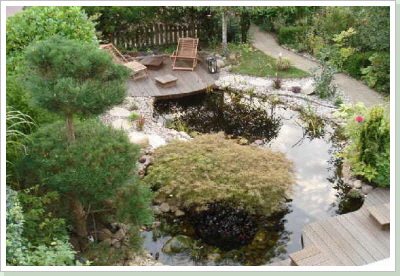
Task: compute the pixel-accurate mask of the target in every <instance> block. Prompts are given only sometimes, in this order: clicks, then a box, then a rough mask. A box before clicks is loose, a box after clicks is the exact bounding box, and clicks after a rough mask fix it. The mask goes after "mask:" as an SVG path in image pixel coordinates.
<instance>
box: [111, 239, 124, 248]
mask: <svg viewBox="0 0 400 276" xmlns="http://www.w3.org/2000/svg"><path fill="white" fill-rule="evenodd" d="M121 245H122V243H121V242H119V241H117V242H114V243H113V245H112V246H113V247H114V248H116V249H119V248H121Z"/></svg>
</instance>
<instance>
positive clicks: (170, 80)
mask: <svg viewBox="0 0 400 276" xmlns="http://www.w3.org/2000/svg"><path fill="white" fill-rule="evenodd" d="M154 79H155V80H156V81H157V82H158V83H159V84H160V85H161V86H162V87H164V88H167V87H172V86H175V85H176V81H177V80H178V78H177V77H175V76H173V75H171V74H168V75H164V76H160V77H155V78H154Z"/></svg>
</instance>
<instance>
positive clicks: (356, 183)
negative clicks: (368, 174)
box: [353, 180, 362, 189]
mask: <svg viewBox="0 0 400 276" xmlns="http://www.w3.org/2000/svg"><path fill="white" fill-rule="evenodd" d="M361 186H362V182H361V180H355V181H354V182H353V187H354V188H356V189H360V188H361Z"/></svg>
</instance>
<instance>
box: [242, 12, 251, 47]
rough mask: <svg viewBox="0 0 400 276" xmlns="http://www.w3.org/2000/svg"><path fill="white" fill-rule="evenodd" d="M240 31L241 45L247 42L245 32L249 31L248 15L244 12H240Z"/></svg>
mask: <svg viewBox="0 0 400 276" xmlns="http://www.w3.org/2000/svg"><path fill="white" fill-rule="evenodd" d="M240 29H241V33H242V43H246V42H247V32H248V31H249V29H250V15H249V12H248V11H246V10H243V11H242V14H241V17H240Z"/></svg>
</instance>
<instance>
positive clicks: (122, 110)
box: [109, 106, 131, 117]
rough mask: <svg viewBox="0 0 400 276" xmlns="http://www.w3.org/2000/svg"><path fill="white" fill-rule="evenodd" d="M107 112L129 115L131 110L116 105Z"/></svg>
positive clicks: (113, 114) (122, 115)
mask: <svg viewBox="0 0 400 276" xmlns="http://www.w3.org/2000/svg"><path fill="white" fill-rule="evenodd" d="M109 113H110V115H111V116H117V117H129V116H130V115H131V112H130V111H129V110H128V109H125V108H122V107H117V106H116V107H114V108H113V109H111V110H110V112H109Z"/></svg>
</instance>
